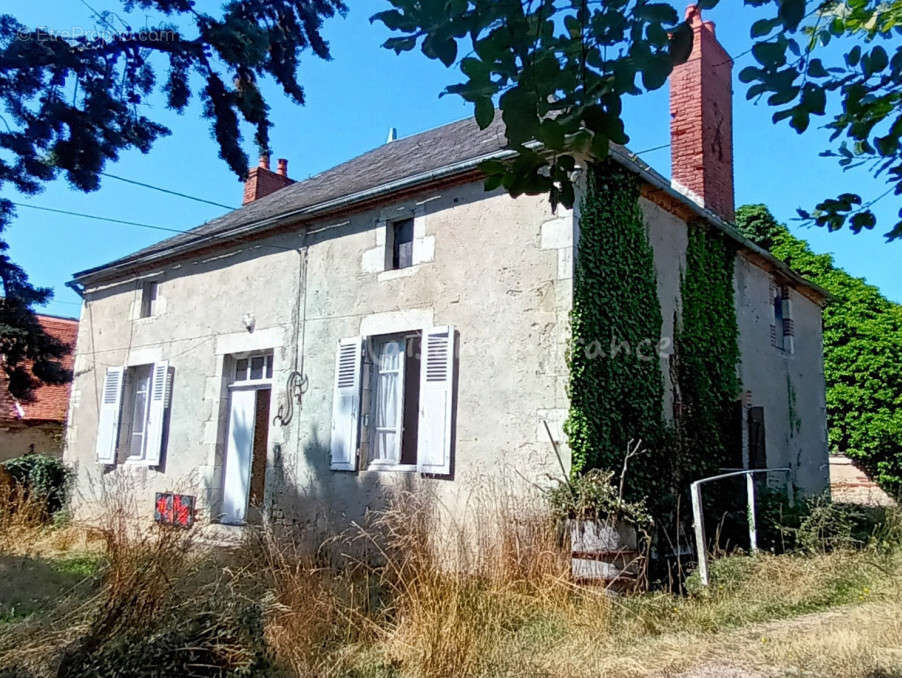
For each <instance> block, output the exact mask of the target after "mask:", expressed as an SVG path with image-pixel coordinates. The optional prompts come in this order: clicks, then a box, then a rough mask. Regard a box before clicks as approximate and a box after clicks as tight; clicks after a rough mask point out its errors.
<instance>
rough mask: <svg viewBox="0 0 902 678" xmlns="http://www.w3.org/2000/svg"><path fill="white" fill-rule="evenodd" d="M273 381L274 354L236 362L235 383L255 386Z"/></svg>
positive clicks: (249, 357) (251, 357) (241, 359)
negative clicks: (254, 384) (255, 384)
mask: <svg viewBox="0 0 902 678" xmlns="http://www.w3.org/2000/svg"><path fill="white" fill-rule="evenodd" d="M270 379H272V353H268V354H263V355H252V356H248V357H246V358H238V359H237V360H235V374H234V376H233V380H232V381H233V383H236V384H238V383H247V384H253V383H255V382H264V381H268V380H270Z"/></svg>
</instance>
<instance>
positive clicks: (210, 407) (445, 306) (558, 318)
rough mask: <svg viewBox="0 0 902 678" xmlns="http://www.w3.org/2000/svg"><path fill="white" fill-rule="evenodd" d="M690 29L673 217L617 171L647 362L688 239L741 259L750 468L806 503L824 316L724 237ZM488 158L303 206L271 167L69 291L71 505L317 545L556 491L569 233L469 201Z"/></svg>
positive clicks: (724, 103)
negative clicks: (177, 231) (636, 200)
mask: <svg viewBox="0 0 902 678" xmlns="http://www.w3.org/2000/svg"><path fill="white" fill-rule="evenodd" d="M695 30H696V47H695V49H696V54H695V55H694V56H693V58H692V59H690V61H689V63H687V64H686V65H684V66H681V67H680V68H679V69H677V71H676V72H675V74H674V87H673V96H672V102H673V103H672V113H673V127H672V129H673V133H674V143H673V167H674V178H675V182H674V184H675V185H676V184H679V185H680V186H681V189H682V191H683V192H680V191H677V190H675V189H674V188H672V187H671V184H670V182H668V181H667V180H666V179H665V178H663V177H662V176H660V175H659V174H657V173H655V172H654V171H653V170H651V169H650V168H649V167H647V166H646V165H645V164H643V163H642V162H641V161H640V160H638V159H637V158H636V157H635V156H633V155H631V154H630V153H629V152H627V151H626V150H624V149H622V148H613V149H612V154H613V157H614V158H615V159H616V160H617V161H618V162H620V163H621V164H622V165H624V166H625V167H627V168H629V169H630V170H632V171H634V172H635V173H636V174H637V175H638V176H639V177H640V178H641V181H642V198H641V200H640V203H641V204H640V206H641V209H642V212H643V213H644V215H645V218H646V221H647V225H648V233H649V240H650V242H651V244H652V246H653V248H654V253H655V267H656V271H657V283H658V290H659V299H660V303H661V309H662V316H663V318H664V325H663V328H662V335H663V336H664V337H671V336H672V334H673V326H672V325H673V317H674V311H675V309H676V308H677V305H678V303H679V296H680V276H681V270H682V268H683V266H684V261H685V250H686V244H687V228H688V227H687V222H689V221H697V222H701V223H705V224H707V225H708V226H709V227H710V228H711V229H713V230H715V231H720V232H723V233H726V234H727V235H728V236H729V237H730V238H732V239H734V240H735V242H736V243H737V246H738V249H739V254H738V256H737V258H736V272H735V288H736V292H735V299H736V309H737V317H738V324H739V329H740V349H741V353H742V364H741V378H742V383H743V388H744V389H745V394H744V396H743V398H742V399H741V401H739V402H738V403H737V404H738V405H741V407H742V413H743V416H742V428H743V432H744V435H743V440H744V445H743V447H744V449H743V460H744V463H746V464H764V463H766V464H767V465H768V466H792V468H793V469H794V475H795V482H796V484H797V485H798V486H799V487H800V488H801V489H802V490H803V491H805V492H820V491H822V490H824V489H825V487H826V484H827V471H826V458H827V457H826V455H827V444H826V418H825V402H824V397H825V396H824V375H823V363H822V356H821V303H822V301H823V293H822V291H821V290H819V289H818V288H816V287H815V286H813V285H811V284H810V283H808V282H807V281H805V280H803V279H802V278H801V277H799V276H798V275H797V274H795V273H793V272H792V271H790V270H789V269H788V268H787V267H786V266H785V265H783V264H782V263H781V262H779V261H777V260H776V259H774V258H773V257H771V256H770V255H769V254H768V253H767V252H765V251H764V250H762V249H760V248H759V247H757V246H755V245H754V244H752V243H751V242H749V241H747V240H745V239H743V238H742V237H741V236H740V235H739V234H738V233H737V232H736V231H735V230H734V229H733V228H732V227H731V226H730V225H729V223H728V220H729V219H731V218H732V209H733V178H732V177H733V174H732V157H731V152H732V151H731V149H732V136H731V135H732V131H731V118H730V87H731V85H730V68H731V66H730V63H729V58H728V57H727V56H726V54H725V53H724V52H723V50H722V49H721V48H720V46H719V45H718V44H717V41H716V39H715V37H714V33H713V26H712V25H711V24H708V23H705V24H703V23H702V22H701V21H700V19H699V18H698V16H697V14H696V18H695ZM703 85H704V86H703ZM499 117H500V116H499ZM504 144H505V139H504V135H503V129H502V126H501V124H500V121H498V120H496V122H495V123H494V124H492V125H491V126H490V127H489V128H488V129H486V130H484V131H480V130H479V129H478V128H477V126H476V124H475V123H474V122H473V121H472V120H465V121H461V122H456V123H453V124H450V125H446V126H444V127H440V128H438V129H434V130H430V131H428V132H424V133H422V134H418V135H415V136H412V137H409V138H406V139H400V140H397V141H391V142H390V143H387V144H385V145H384V146H382V147H380V148H377V149H375V150H373V151H370V152H369V153H366V154H364V155H362V156H360V157H358V158H355V159H354V160H351V161H349V162H347V163H345V164H342V165H339V166H338V167H335V168H333V169H331V170H328V171H326V172H323V173H322V174H319V175H317V176H314V177H312V178H310V179H308V180H306V181H301V182H292V181H291V180H290V179H288V176H287V168H286V166H285V163H284V162H283V161H280V164H279V171H278V172H272V171H270V169H269V167H268V160H265V159H264V161H263V162H262V163H261V166H260V167H258V168H255V169H254V170H252V172H251V175H250V177H249V178H248V181H247V184H246V185H245V195H244V198H245V203H246V204H245V206H244V207H242V208H241V209H239V210H236V211H234V212H231V213H229V214H227V215H225V216H223V217H220V218H218V219H215V220H213V221H211V222H208V223H206V224H204V225H202V226H200V227H198V228H196V229H194V230H192V231H190V232H188V233H186V234H184V235H177V236H175V237H173V238H169V239H167V240H165V241H163V242H161V243H159V244H157V245H154V246H151V247H148V248H145V249H143V250H140V251H138V252H136V253H134V254H132V255H129V256H127V257H124V258H122V259H118V260H116V261H113V262H110V263H108V264H105V265H103V266H99V267H97V268H93V269H90V270H87V271H82V272H81V273H78V274H76V275H75V280H76V282H77V283H78V284H79V285H80V286H81V288H82V289H83V293H84V300H85V302H84V309H83V312H82V321H81V324H80V326H79V338H78V351H77V357H76V363H75V373H76V377H75V382H74V388H73V393H72V408H71V412H72V416H71V417H70V422H69V429H68V439H67V448H66V461H67V462H69V463H73V464H77V465H78V467H79V483H80V486H81V487H83V488H88V487H91V486H94V487H96V486H97V481H98V480H99V479H100V478H102V477H120V476H121V477H124V478H128V479H129V481H130V482H132V483H133V484H134V486H135V487H136V488H138V489H139V490H140V492H142V493H143V494H140V495H139V501H141V502H142V504H141V505H142V506H143V507H146V508H147V510H148V512H150V511H151V510H152V509H153V500H154V495H153V493H154V492H155V491H178V490H185V491H190V492H191V493H196V494H197V495H198V498H199V503H200V505H201V506H202V507H203V508H205V509H206V510H207V512H208V516H209V517H210V518H212V519H213V520H220V521H222V522H225V523H242V522H244V521H245V520H256V519H259V516H260V512H261V511H269V514H270V515H271V516H272V517H274V518H276V519H281V518H284V519H286V520H287V519H298V520H302V521H306V522H314V521H326V520H330V519H339V520H349V519H353V518H358V517H359V516H360V515H361V514H362V513H363V512H364V511H365V510H366V509H367V508H373V507H378V506H380V505H381V503H382V502H383V501H384V497H385V495H386V492H390V491H393V490H397V489H405V488H417V487H429V488H432V489H433V490H434V491H435V493H436V497H437V499H438V500H439V501H441V502H442V504H443V505H444V506H446V507H447V508H448V509H449V510H451V511H454V510H455V509H456V508H459V507H462V506H463V505H464V503H465V502H466V501H467V500H468V499H469V498H471V497H472V495H473V493H474V492H476V491H477V489H478V488H479V487H480V485H481V484H482V483H483V482H486V481H489V482H491V481H494V480H500V481H501V482H506V481H508V480H511V481H516V480H517V479H518V478H526V479H530V480H541V479H543V478H546V477H547V475H548V474H554V473H556V472H559V471H558V462H557V460H556V458H555V455H554V451H553V449H552V447H551V445H550V444H549V440H548V436H547V434H546V430H545V425H544V422H546V421H547V422H548V424H549V426H550V429H551V432H552V435H553V437H554V438H555V440H556V441H557V442H560V443H562V449H563V451H564V453H566V451H567V450H566V444H565V443H566V441H565V438H564V435H563V433H562V424H563V421H564V420H565V418H566V416H567V412H568V406H569V399H568V395H567V384H568V368H567V361H566V353H567V350H568V343H569V339H570V328H569V314H570V311H571V307H572V298H573V295H572V281H573V266H574V256H575V252H576V248H577V247H578V244H579V218H578V214H576V213H574V212H573V211H570V210H566V209H558V210H557V212H554V211H552V209H551V207H550V206H549V203H548V200H547V198H545V197H542V196H539V197H530V196H522V197H519V198H517V199H513V198H511V197H510V196H509V195H507V194H506V193H505V192H503V191H501V190H495V191H490V192H485V191H484V189H483V178H482V176H481V174H480V172H479V170H478V166H479V164H480V163H481V162H482V161H484V160H486V159H489V158H503V157H505V156H506V154H507V152H506V151H505V150H504ZM687 195H691V196H693V197H692V198H690V197H687ZM718 213H719V214H718ZM665 363H666V360H665V361H662V374H663V375H664V379H665V384H666V385H667V389H668V393H670V391H671V386H670V380H669V372H668V369H667V365H666V364H665ZM790 379H791V380H792V384H793V386H794V389H795V402H794V403H790V402H788V399H789V398H791V397H792V394H788V392H787V391H788V388H787V384H788V383H789V380H790ZM669 408H670V396H669V395H668V402H667V403H665V409H669ZM798 422H801V426H799V423H798ZM145 500H146V501H145Z"/></svg>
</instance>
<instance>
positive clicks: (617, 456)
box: [565, 161, 664, 500]
mask: <svg viewBox="0 0 902 678" xmlns="http://www.w3.org/2000/svg"><path fill="white" fill-rule="evenodd" d="M587 175H588V176H587V186H586V192H585V195H584V196H583V199H582V201H581V203H580V221H579V224H580V240H579V250H578V255H577V260H576V267H575V274H574V289H573V311H572V314H571V327H572V333H573V334H572V345H571V349H570V413H569V417H568V420H567V422H566V425H565V430H566V432H567V435H568V439H569V443H570V449H571V453H572V472H573V474H574V476H578V475H580V474H581V473H585V472H587V471H589V470H591V469H603V470H613V471H615V472H617V473H618V474H619V472H620V468H621V467H622V465H623V459H624V455H625V453H626V446H627V443H628V442H629V441H630V440H631V439H639V438H641V439H642V440H643V441H644V444H645V447H647V448H648V449H649V450H652V452H650V453H649V454H663V449H662V446H661V445H660V442H661V436H662V431H663V412H662V402H663V394H664V385H663V378H662V375H661V366H660V357H659V355H658V342H659V341H660V337H661V308H660V305H659V302H658V292H657V282H656V277H655V268H654V253H653V251H652V248H651V245H650V244H649V242H648V236H647V233H646V227H645V222H644V219H643V216H642V212H641V210H640V208H639V179H638V178H637V177H636V175H635V174H633V173H631V172H629V171H627V170H625V169H623V168H622V167H620V166H619V165H617V164H616V163H614V162H612V161H606V162H603V163H598V164H596V165H593V166H591V167H590V169H589V171H588V172H587ZM661 476H662V474H661V472H660V467H659V466H658V465H657V464H656V463H655V461H654V460H651V459H649V458H648V456H647V455H646V456H643V457H642V459H641V460H637V463H636V464H634V465H633V466H631V468H630V470H629V473H628V476H627V485H626V492H625V494H626V496H627V498H628V499H631V500H632V499H643V498H645V497H647V496H649V495H650V494H652V493H653V492H654V491H655V490H654V488H656V487H657V486H658V484H659V483H660V480H661Z"/></svg>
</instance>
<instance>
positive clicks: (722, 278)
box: [671, 224, 740, 488]
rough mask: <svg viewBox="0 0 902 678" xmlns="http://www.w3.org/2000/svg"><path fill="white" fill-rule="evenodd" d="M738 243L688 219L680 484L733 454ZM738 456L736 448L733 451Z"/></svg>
mask: <svg viewBox="0 0 902 678" xmlns="http://www.w3.org/2000/svg"><path fill="white" fill-rule="evenodd" d="M735 256H736V250H735V247H734V245H733V244H732V243H731V242H729V241H727V239H726V238H725V237H724V236H723V235H721V234H719V233H714V232H711V231H710V230H708V229H707V228H705V227H704V226H701V225H696V224H691V225H690V226H689V243H688V246H687V248H686V269H685V271H684V273H683V276H682V283H681V287H680V291H681V314H680V315H681V318H680V322H678V323H676V327H675V330H674V331H675V336H674V354H673V358H672V364H671V373H672V374H673V376H674V422H675V425H676V436H677V444H676V448H677V450H676V455H677V459H676V460H675V466H676V471H677V474H678V477H677V478H675V479H674V480H675V481H676V482H677V484H678V487H681V488H682V487H684V486H685V485H686V484H688V483H689V482H691V481H692V480H695V479H697V478H701V477H704V476H706V475H711V474H713V473H716V472H717V471H718V469H720V468H721V467H722V466H725V465H726V464H727V463H728V461H729V460H730V457H731V453H735V447H736V445H737V443H738V441H737V440H736V437H735V432H736V426H735V424H736V422H734V421H733V420H734V419H735V418H736V417H735V416H734V414H735V410H734V408H735V401H736V397H737V396H738V395H739V389H740V384H739V377H738V369H737V368H738V365H739V328H738V325H737V321H736V306H735V298H734V293H733V276H734V268H733V266H734V260H735ZM734 456H735V455H734Z"/></svg>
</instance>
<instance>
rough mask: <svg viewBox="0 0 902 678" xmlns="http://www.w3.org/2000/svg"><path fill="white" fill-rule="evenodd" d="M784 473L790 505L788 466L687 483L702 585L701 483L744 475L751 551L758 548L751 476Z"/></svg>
mask: <svg viewBox="0 0 902 678" xmlns="http://www.w3.org/2000/svg"><path fill="white" fill-rule="evenodd" d="M780 472H782V473H786V474H788V476H789V478H788V480H787V483H786V495H787V497H788V499H789V505H790V506H792V502H793V496H792V469H791V468H788V467H781V468H750V469H745V470H744V471H731V472H730V473H721V474H719V475H716V476H710V477H708V478H702V479H700V480H696V481H695V482H693V483H692V484H691V485H689V491H690V493H691V494H692V520H693V521H694V525H693V527H694V528H695V548H696V552H697V553H698V573H699V576H700V577H701V580H702V585H703V586H707V585H708V549H707V544H706V543H705V521H704V512H703V510H702V484H704V483H710V482H712V481H714V480H723V479H724V478H732V477H735V476H745V486H746V491H747V493H748V510H747V514H748V520H749V544H750V547H751V550H752V552H755V551H757V550H758V528H757V526H756V524H755V480H754V478H752V474H754V473H780Z"/></svg>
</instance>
